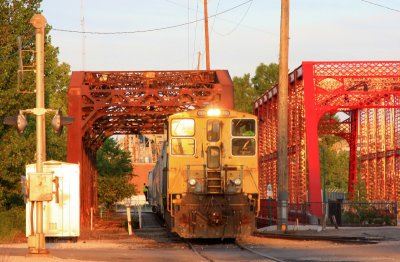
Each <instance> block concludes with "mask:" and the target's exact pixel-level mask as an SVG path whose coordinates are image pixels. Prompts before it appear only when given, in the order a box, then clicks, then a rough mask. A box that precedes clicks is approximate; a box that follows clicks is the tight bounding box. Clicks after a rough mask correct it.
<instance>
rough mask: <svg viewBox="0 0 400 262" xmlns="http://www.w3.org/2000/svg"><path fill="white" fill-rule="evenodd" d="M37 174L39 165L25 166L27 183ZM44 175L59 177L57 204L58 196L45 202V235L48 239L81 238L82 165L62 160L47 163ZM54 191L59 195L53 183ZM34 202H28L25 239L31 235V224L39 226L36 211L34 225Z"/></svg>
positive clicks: (44, 167) (45, 163) (44, 166)
mask: <svg viewBox="0 0 400 262" xmlns="http://www.w3.org/2000/svg"><path fill="white" fill-rule="evenodd" d="M35 172H36V164H29V165H27V166H26V181H29V176H30V175H31V174H33V173H35ZM43 172H46V173H52V174H53V179H55V178H56V177H58V185H59V187H58V203H57V199H56V196H55V194H53V199H52V201H44V202H43V232H44V234H45V236H46V237H78V236H79V232H80V221H79V219H80V185H79V184H80V183H79V165H78V164H71V163H65V162H59V161H46V162H44V165H43ZM53 192H56V186H55V183H53ZM31 207H32V204H31V202H29V201H28V202H27V203H26V236H29V235H30V234H31V224H32V225H33V227H35V226H36V221H35V216H36V208H35V207H34V209H33V221H32V223H31V217H32V213H31Z"/></svg>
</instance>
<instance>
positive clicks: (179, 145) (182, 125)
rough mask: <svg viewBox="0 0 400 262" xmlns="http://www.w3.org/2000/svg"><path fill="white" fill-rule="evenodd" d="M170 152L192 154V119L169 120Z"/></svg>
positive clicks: (193, 148) (193, 150) (193, 149)
mask: <svg viewBox="0 0 400 262" xmlns="http://www.w3.org/2000/svg"><path fill="white" fill-rule="evenodd" d="M171 135H172V139H171V153H172V154H173V155H194V152H195V142H194V138H188V137H192V136H194V119H186V118H184V119H173V120H172V121H171Z"/></svg>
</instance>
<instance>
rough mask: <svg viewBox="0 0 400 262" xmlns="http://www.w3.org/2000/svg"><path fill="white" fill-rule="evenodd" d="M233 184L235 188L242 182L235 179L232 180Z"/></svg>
mask: <svg viewBox="0 0 400 262" xmlns="http://www.w3.org/2000/svg"><path fill="white" fill-rule="evenodd" d="M233 183H234V184H235V186H240V185H241V184H242V180H241V179H240V178H236V179H235V180H233Z"/></svg>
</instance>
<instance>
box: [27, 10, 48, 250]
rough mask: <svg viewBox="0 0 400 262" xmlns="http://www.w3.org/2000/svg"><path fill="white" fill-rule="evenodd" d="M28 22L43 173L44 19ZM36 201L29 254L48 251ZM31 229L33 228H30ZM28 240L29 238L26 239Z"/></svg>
mask: <svg viewBox="0 0 400 262" xmlns="http://www.w3.org/2000/svg"><path fill="white" fill-rule="evenodd" d="M30 23H31V24H32V25H33V27H35V31H36V108H35V110H37V113H36V173H37V174H42V173H43V162H44V160H45V153H46V148H45V141H46V133H45V132H46V131H45V122H44V119H45V112H46V110H45V107H44V27H45V25H46V19H45V18H44V16H42V15H40V14H36V15H34V16H33V17H32V18H31V20H30ZM35 203H36V233H35V235H34V240H33V239H32V240H31V241H32V242H34V248H30V250H29V253H31V254H45V253H48V251H47V250H46V247H45V244H46V242H45V236H44V233H43V201H35ZM31 231H33V229H31ZM28 242H29V239H28Z"/></svg>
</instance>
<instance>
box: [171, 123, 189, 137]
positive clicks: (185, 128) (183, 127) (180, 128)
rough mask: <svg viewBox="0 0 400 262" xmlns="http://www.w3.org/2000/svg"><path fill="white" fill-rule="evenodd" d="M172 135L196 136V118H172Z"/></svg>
mask: <svg viewBox="0 0 400 262" xmlns="http://www.w3.org/2000/svg"><path fill="white" fill-rule="evenodd" d="M171 133H172V136H194V119H172V122H171Z"/></svg>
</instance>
